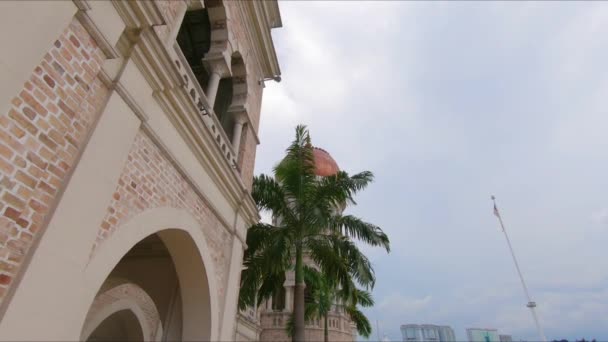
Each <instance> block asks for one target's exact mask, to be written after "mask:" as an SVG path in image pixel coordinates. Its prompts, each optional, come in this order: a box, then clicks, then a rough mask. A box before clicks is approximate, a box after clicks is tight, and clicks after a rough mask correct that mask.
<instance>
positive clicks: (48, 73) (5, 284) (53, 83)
mask: <svg viewBox="0 0 608 342" xmlns="http://www.w3.org/2000/svg"><path fill="white" fill-rule="evenodd" d="M102 61H103V54H102V52H101V50H100V49H99V48H98V46H97V45H96V44H95V42H94V41H93V40H92V39H91V37H90V36H89V34H88V33H87V32H86V30H85V29H84V27H82V25H80V23H79V22H78V21H76V20H74V21H72V22H71V23H70V24H69V26H68V27H67V28H66V29H65V30H64V32H63V33H62V35H61V36H60V37H59V39H58V40H57V41H55V42H54V44H53V46H52V47H51V49H50V50H49V52H48V53H47V54H46V55H45V56H44V58H43V60H42V62H41V63H40V64H39V65H38V66H36V67H35V69H34V72H33V73H32V74H31V76H30V77H29V79H28V80H27V81H26V82H25V85H24V87H23V89H22V90H21V92H20V93H19V94H18V95H17V96H16V97H14V98H13V99H12V101H11V104H12V106H11V108H10V110H9V111H8V113H2V115H1V116H0V184H1V185H0V301H2V300H3V299H4V296H5V294H6V291H7V290H8V288H9V286H11V284H12V283H13V279H14V277H15V275H16V274H17V271H18V269H19V267H20V265H21V263H22V261H23V258H24V256H25V255H26V253H27V252H28V250H29V248H30V246H31V244H32V241H33V240H34V237H35V235H36V234H38V233H39V232H40V230H41V229H42V228H43V227H42V225H43V222H44V221H45V218H46V216H47V215H48V213H49V210H50V208H52V207H53V205H54V203H55V201H56V197H57V194H58V191H60V188H61V187H62V185H63V183H64V181H65V180H66V175H67V174H68V173H69V172H70V170H71V169H72V168H73V166H74V163H75V161H76V158H77V154H78V151H79V150H80V149H81V148H82V145H83V143H84V141H85V137H86V135H87V132H88V130H89V129H90V127H91V125H92V123H93V121H94V117H95V113H96V112H97V110H98V109H99V108H100V107H101V106H102V104H103V102H104V100H105V98H106V97H107V94H108V90H107V89H106V88H105V87H104V86H103V84H102V83H101V82H100V81H99V79H98V78H96V75H97V73H98V71H99V70H100V66H101V63H102Z"/></svg>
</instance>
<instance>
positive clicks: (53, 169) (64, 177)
mask: <svg viewBox="0 0 608 342" xmlns="http://www.w3.org/2000/svg"><path fill="white" fill-rule="evenodd" d="M281 25H282V23H281V17H280V14H279V9H278V5H277V2H276V1H259V2H254V1H222V0H204V1H203V0H171V1H89V0H73V1H2V2H0V26H1V27H2V30H0V40H1V41H2V43H3V49H2V51H1V52H0V73H1V74H2V75H3V80H2V82H0V184H1V186H0V265H1V269H0V272H1V273H0V339H1V340H30V341H34V340H65V341H75V340H91V341H95V340H145V341H161V340H162V341H164V340H192V341H193V340H197V341H209V340H216V341H217V340H223V341H229V340H235V339H236V336H237V335H236V329H237V327H236V325H235V321H236V317H237V315H238V313H237V298H238V286H239V279H240V273H241V268H242V256H243V251H244V248H246V246H245V237H246V230H247V227H249V226H250V225H251V224H253V223H255V222H257V221H258V220H259V215H258V212H257V209H256V206H255V204H254V202H253V199H252V198H251V195H250V189H251V182H252V177H253V169H254V161H255V152H256V146H257V144H258V143H259V139H258V135H257V132H258V127H259V119H260V106H261V100H262V92H263V88H264V82H265V81H267V80H280V70H279V66H278V62H277V58H276V53H275V50H274V46H273V42H272V37H271V32H270V31H271V29H273V28H276V27H280V26H281Z"/></svg>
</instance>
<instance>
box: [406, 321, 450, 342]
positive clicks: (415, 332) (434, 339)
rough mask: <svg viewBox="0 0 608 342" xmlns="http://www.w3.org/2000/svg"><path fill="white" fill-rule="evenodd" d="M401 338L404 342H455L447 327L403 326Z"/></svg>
mask: <svg viewBox="0 0 608 342" xmlns="http://www.w3.org/2000/svg"><path fill="white" fill-rule="evenodd" d="M401 336H402V337H403V341H404V342H455V341H456V336H455V334H454V330H453V329H452V328H451V327H450V326H447V325H434V324H403V325H401Z"/></svg>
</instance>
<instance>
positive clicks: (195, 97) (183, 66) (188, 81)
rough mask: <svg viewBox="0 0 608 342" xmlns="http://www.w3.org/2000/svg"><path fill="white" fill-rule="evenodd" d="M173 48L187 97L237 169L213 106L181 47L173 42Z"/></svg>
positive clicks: (233, 153)
mask: <svg viewBox="0 0 608 342" xmlns="http://www.w3.org/2000/svg"><path fill="white" fill-rule="evenodd" d="M173 50H174V51H175V56H174V62H175V65H176V66H177V69H178V70H179V72H180V74H181V75H182V78H183V80H184V83H185V85H184V88H185V89H186V91H187V92H188V94H189V98H190V100H191V101H192V103H193V104H194V106H195V107H196V108H197V110H198V112H199V117H200V118H201V120H202V121H203V123H204V124H205V126H207V128H208V129H209V132H210V133H211V134H212V136H213V138H214V139H213V140H215V142H216V144H217V146H218V148H219V149H220V150H221V151H222V154H223V155H224V157H225V158H226V160H228V163H229V164H230V166H232V167H233V168H235V169H237V170H238V163H237V159H238V154H237V152H235V151H234V149H233V147H232V142H231V140H230V139H229V138H228V135H226V132H224V129H223V128H222V125H221V123H220V121H219V120H218V119H217V116H216V115H215V113H214V111H213V106H211V105H210V104H209V102H208V101H207V96H206V95H205V92H204V91H203V89H202V88H201V85H200V84H199V83H198V81H197V79H196V76H195V75H194V73H193V72H192V69H191V68H190V65H189V64H188V61H187V60H186V57H185V56H184V54H183V53H182V50H181V48H180V47H179V45H178V44H177V42H175V43H174V44H173Z"/></svg>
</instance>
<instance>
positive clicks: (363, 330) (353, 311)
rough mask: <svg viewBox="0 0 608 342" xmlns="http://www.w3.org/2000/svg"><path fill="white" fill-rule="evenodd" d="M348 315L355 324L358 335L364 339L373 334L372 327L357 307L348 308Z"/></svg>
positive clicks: (346, 309)
mask: <svg viewBox="0 0 608 342" xmlns="http://www.w3.org/2000/svg"><path fill="white" fill-rule="evenodd" d="M345 311H346V313H347V314H348V316H350V319H351V320H352V321H353V323H355V327H356V329H357V333H359V335H361V336H363V337H369V335H370V334H371V333H372V325H371V324H370V322H369V320H368V319H367V317H365V315H364V314H363V312H361V311H360V310H359V309H357V307H356V306H347V307H346V308H345Z"/></svg>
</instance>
